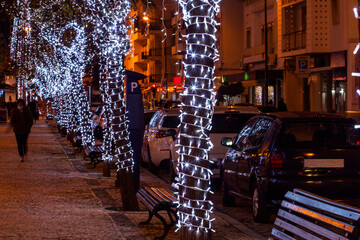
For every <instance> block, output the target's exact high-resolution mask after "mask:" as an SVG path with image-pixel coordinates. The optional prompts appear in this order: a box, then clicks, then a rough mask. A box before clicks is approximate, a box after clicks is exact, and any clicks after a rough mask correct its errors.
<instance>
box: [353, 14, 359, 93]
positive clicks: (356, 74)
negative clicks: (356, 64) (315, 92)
mask: <svg viewBox="0 0 360 240" xmlns="http://www.w3.org/2000/svg"><path fill="white" fill-rule="evenodd" d="M353 11H354V16H355V18H356V19H359V10H358V8H353ZM359 49H360V43H358V44H356V47H355V49H354V51H353V54H354V55H356V54H357V53H358V51H359ZM357 70H358V69H357ZM351 76H353V77H360V72H352V73H351ZM356 93H357V94H359V90H356Z"/></svg>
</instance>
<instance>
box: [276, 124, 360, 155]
mask: <svg viewBox="0 0 360 240" xmlns="http://www.w3.org/2000/svg"><path fill="white" fill-rule="evenodd" d="M278 145H279V147H282V148H319V147H329V148H352V147H358V146H359V145H360V134H359V131H358V130H357V129H355V127H354V124H352V123H349V122H340V121H336V122H335V121H328V122H326V121H318V120H314V121H309V120H308V121H301V122H300V121H296V122H287V123H284V124H283V127H282V129H281V131H280V135H279V137H278Z"/></svg>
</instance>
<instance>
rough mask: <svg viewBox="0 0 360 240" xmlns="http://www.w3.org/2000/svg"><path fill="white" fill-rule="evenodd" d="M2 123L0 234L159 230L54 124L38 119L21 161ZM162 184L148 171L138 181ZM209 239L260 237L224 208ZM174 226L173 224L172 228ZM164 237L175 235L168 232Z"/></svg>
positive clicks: (135, 235)
mask: <svg viewBox="0 0 360 240" xmlns="http://www.w3.org/2000/svg"><path fill="white" fill-rule="evenodd" d="M7 128H8V125H7V124H0V164H1V165H0V166H1V167H0V212H1V213H2V218H1V219H0V225H1V226H2V227H1V228H0V239H42V238H45V239H153V238H154V237H156V236H160V235H161V234H162V224H161V222H160V221H158V220H157V219H154V220H153V221H152V224H151V225H149V226H138V223H139V222H140V221H143V220H145V219H146V218H147V212H146V211H145V208H144V206H141V205H140V208H141V210H142V211H138V212H125V211H123V209H122V204H121V196H120V190H119V189H117V188H115V187H114V176H115V169H112V177H110V178H105V177H102V172H101V164H99V167H97V168H96V169H90V168H89V169H88V168H87V166H86V163H85V162H83V161H82V159H81V154H79V153H76V152H74V149H73V148H72V147H71V145H70V144H69V142H68V141H66V139H65V138H61V137H60V134H58V133H57V130H56V129H55V127H51V126H50V127H49V126H48V125H47V124H46V123H45V121H39V122H37V123H36V124H35V125H34V127H33V129H32V133H31V134H30V137H29V153H28V159H27V160H26V161H25V162H24V163H21V162H19V157H18V154H17V149H16V141H15V137H14V134H13V133H12V132H8V131H7ZM147 185H151V186H155V187H156V186H166V185H167V184H166V183H165V182H164V181H162V180H161V179H159V178H157V177H155V176H154V175H152V174H151V173H149V172H148V171H146V170H142V172H141V186H147ZM214 217H215V218H216V221H215V224H214V228H215V230H216V233H214V234H213V239H261V238H263V237H262V236H261V235H259V234H257V233H256V232H254V231H252V230H251V229H249V228H247V227H245V226H244V225H242V224H241V223H240V222H237V221H235V220H233V219H232V218H230V217H229V216H228V215H225V214H222V213H215V216H214ZM173 229H175V228H173ZM167 239H178V234H177V233H174V231H170V233H169V235H168V238H167Z"/></svg>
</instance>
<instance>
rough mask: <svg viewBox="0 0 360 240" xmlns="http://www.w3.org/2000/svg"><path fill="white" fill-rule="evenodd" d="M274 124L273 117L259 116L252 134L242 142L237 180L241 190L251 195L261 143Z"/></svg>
mask: <svg viewBox="0 0 360 240" xmlns="http://www.w3.org/2000/svg"><path fill="white" fill-rule="evenodd" d="M271 124H272V120H271V119H267V118H258V121H257V122H256V123H255V125H254V127H253V128H252V130H251V132H250V134H248V136H247V138H246V139H245V142H243V143H242V144H243V145H242V149H241V152H240V153H239V160H238V165H237V174H236V175H237V182H238V185H239V188H240V189H241V192H242V193H243V194H245V195H249V194H250V191H251V182H250V181H251V175H252V174H253V171H254V169H255V168H257V167H258V164H259V158H260V155H261V151H260V149H261V144H262V143H263V141H264V138H265V136H266V133H267V131H268V129H269V128H270V126H271Z"/></svg>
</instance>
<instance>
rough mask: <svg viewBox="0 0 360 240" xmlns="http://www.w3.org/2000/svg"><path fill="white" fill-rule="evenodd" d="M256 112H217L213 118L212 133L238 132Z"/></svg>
mask: <svg viewBox="0 0 360 240" xmlns="http://www.w3.org/2000/svg"><path fill="white" fill-rule="evenodd" d="M254 115H255V114H240V113H237V114H236V113H215V114H214V115H213V118H212V128H211V130H210V132H211V133H237V132H239V130H240V129H241V127H242V126H243V125H244V124H245V123H246V122H247V121H248V120H249V119H250V118H251V117H252V116H254Z"/></svg>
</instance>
